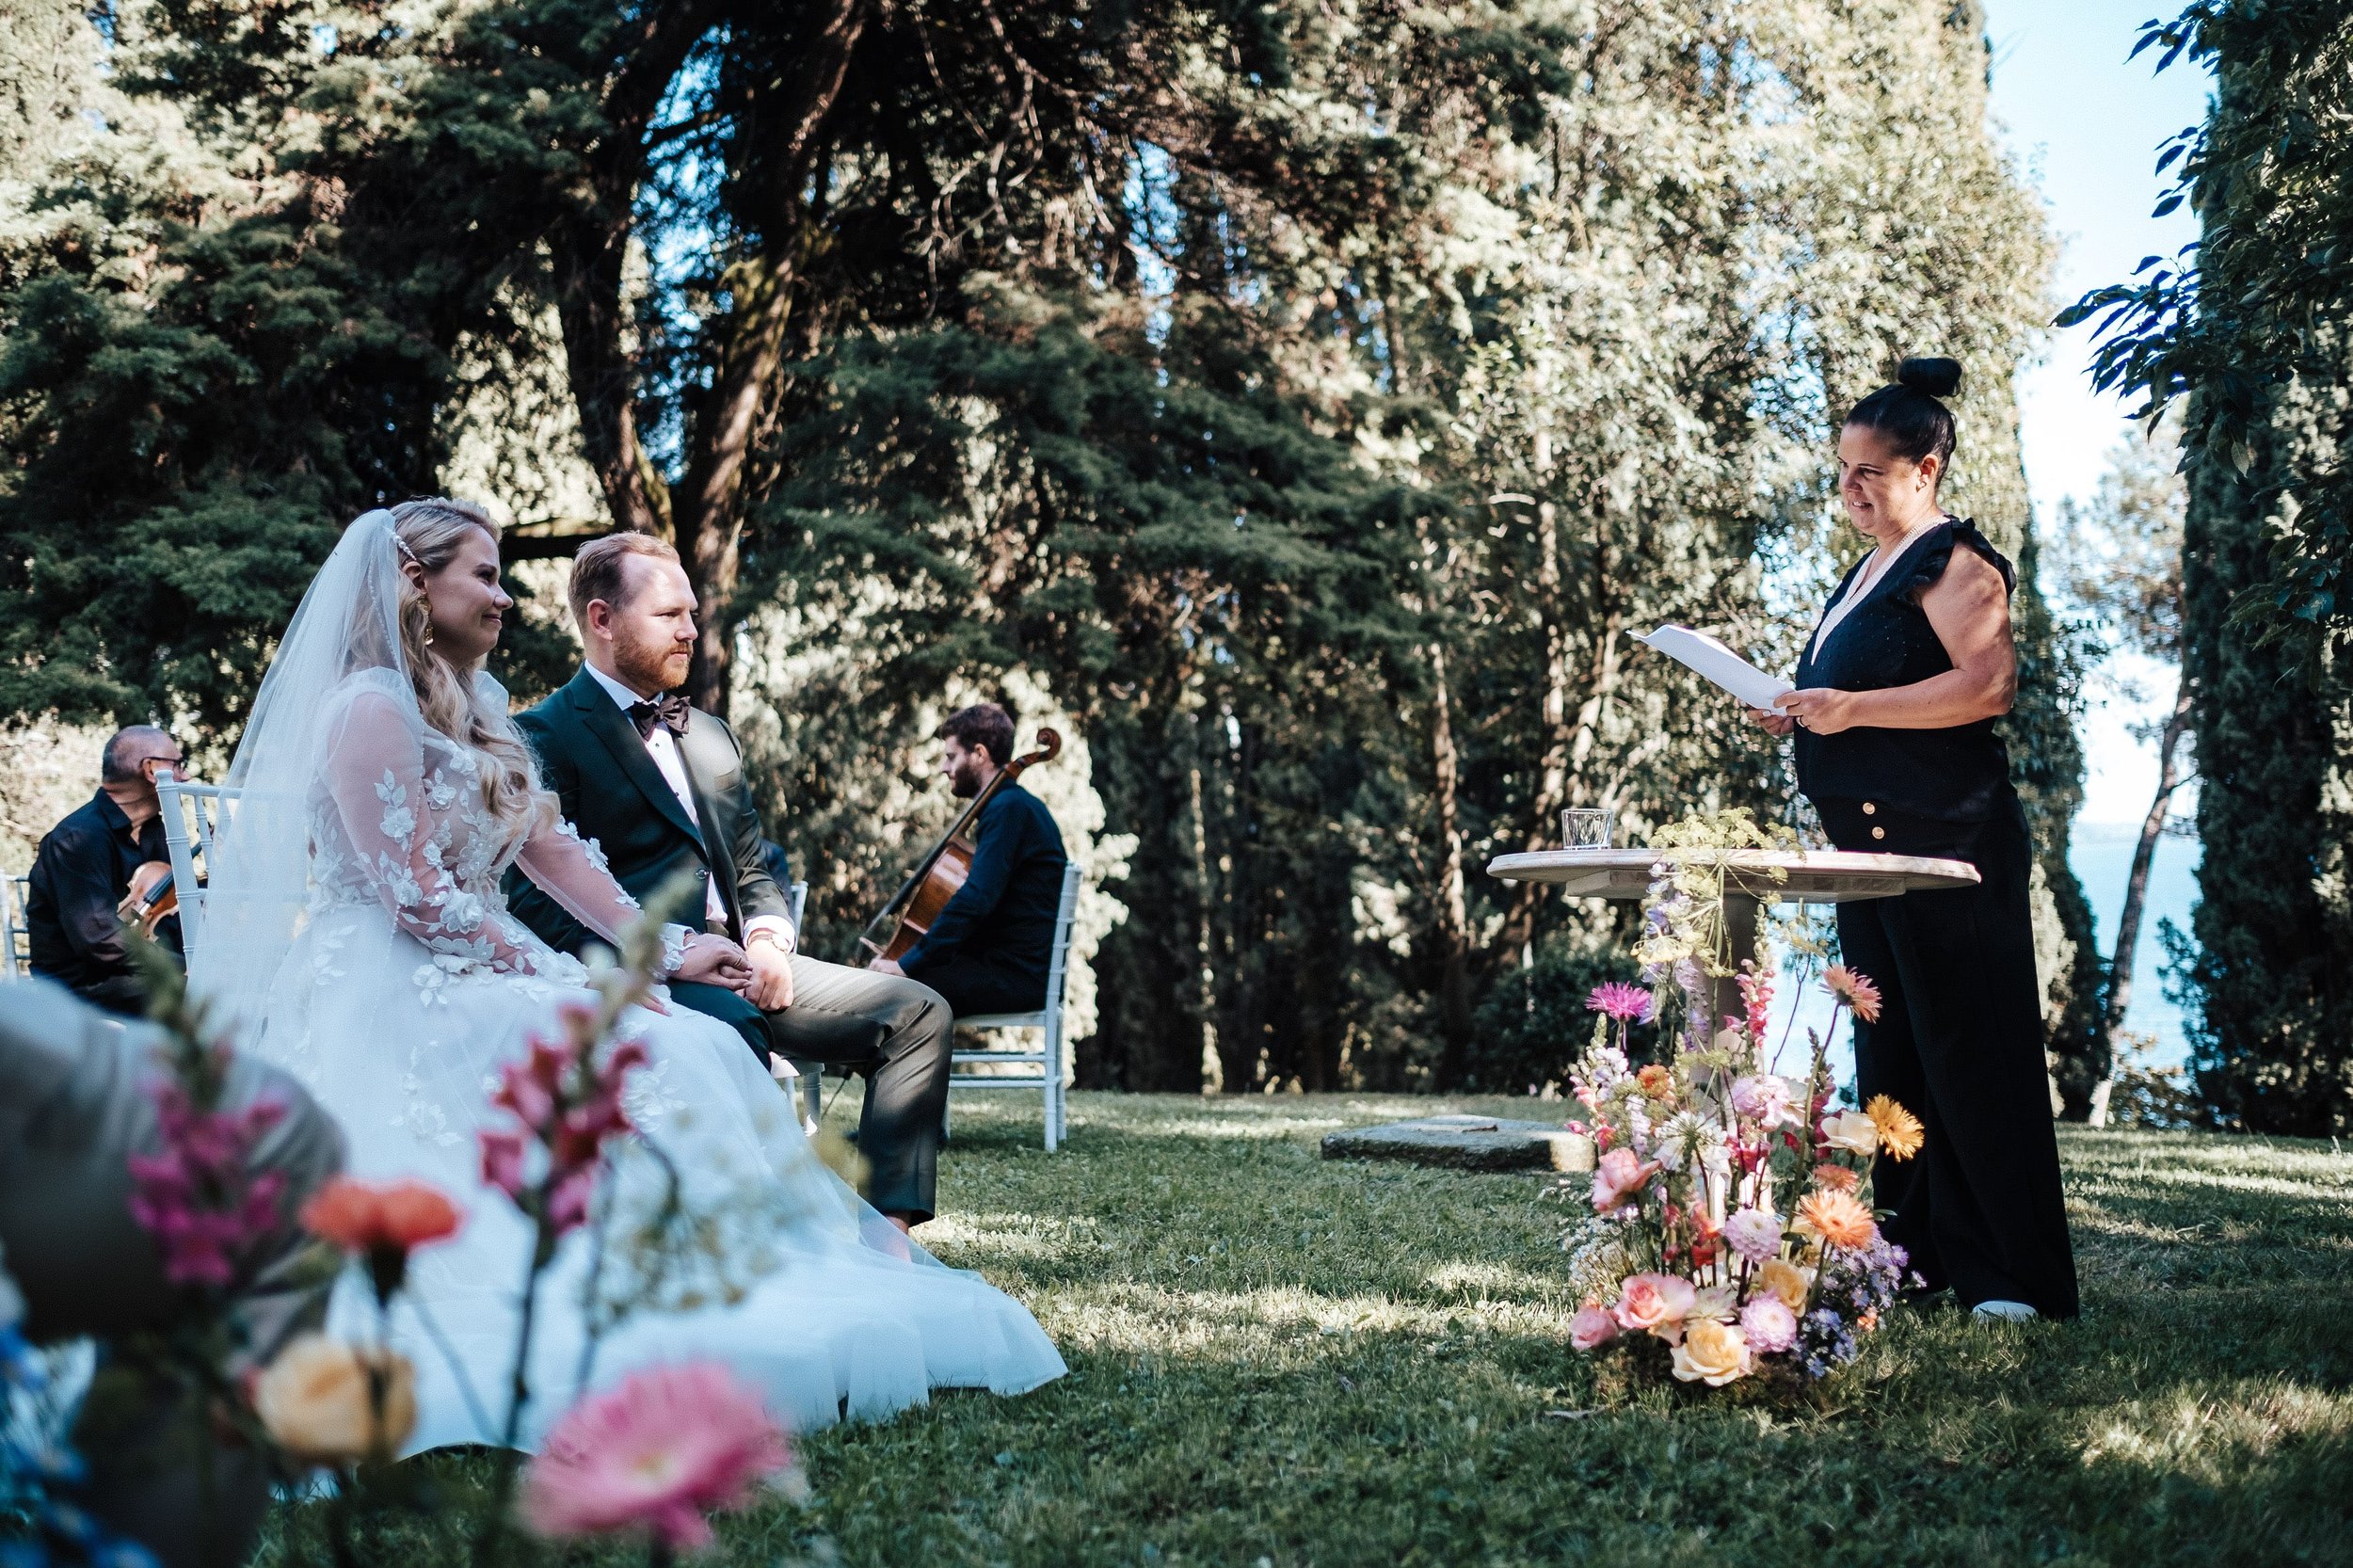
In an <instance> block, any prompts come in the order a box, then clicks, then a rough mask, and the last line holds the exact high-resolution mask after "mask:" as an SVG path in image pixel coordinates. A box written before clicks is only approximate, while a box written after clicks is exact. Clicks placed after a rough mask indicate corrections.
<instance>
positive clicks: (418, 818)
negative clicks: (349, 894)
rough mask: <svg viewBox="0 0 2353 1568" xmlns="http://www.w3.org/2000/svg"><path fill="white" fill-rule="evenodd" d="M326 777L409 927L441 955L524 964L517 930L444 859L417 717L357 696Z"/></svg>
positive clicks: (373, 882)
mask: <svg viewBox="0 0 2353 1568" xmlns="http://www.w3.org/2000/svg"><path fill="white" fill-rule="evenodd" d="M327 754H328V759H329V760H328V764H327V770H326V771H327V784H328V792H329V793H331V794H332V795H333V797H334V801H335V810H336V815H337V817H338V818H339V819H340V820H341V822H342V824H343V829H344V837H346V838H347V839H349V840H351V849H352V857H353V859H354V861H355V862H356V863H357V865H358V866H359V868H360V872H362V873H363V874H364V875H365V877H366V878H367V881H368V884H369V886H370V887H371V888H374V889H375V891H376V895H377V896H378V897H379V898H381V899H382V900H383V901H384V907H385V910H386V911H387V912H388V913H390V914H391V916H392V920H393V921H394V923H396V924H397V925H398V926H399V927H400V928H401V929H402V930H403V931H406V932H408V934H409V935H410V936H414V937H416V938H417V939H418V940H419V941H421V942H423V943H424V945H425V946H426V947H428V948H431V949H432V950H433V951H434V952H437V953H446V954H450V955H453V956H456V957H461V958H466V959H470V960H472V961H474V962H477V963H482V964H486V965H488V967H490V968H494V969H501V970H510V971H511V970H516V969H520V968H526V967H527V965H526V963H525V961H524V955H525V953H526V952H527V951H528V950H527V949H526V948H525V946H524V943H523V941H522V939H521V938H520V936H519V934H517V933H515V932H511V931H509V930H508V929H507V928H506V925H505V921H504V917H503V916H502V915H501V914H500V912H499V911H498V910H496V909H495V908H493V907H492V906H491V905H490V904H488V902H487V901H485V900H484V899H483V898H482V897H481V896H480V895H478V894H475V893H470V892H468V891H466V890H465V888H463V887H461V886H460V885H459V883H458V881H457V878H456V876H455V875H453V874H452V873H451V872H450V870H449V868H448V867H446V866H444V865H443V864H442V863H441V847H440V840H439V836H438V835H437V834H436V833H435V832H434V817H433V808H432V806H431V803H430V802H429V801H428V800H427V799H426V789H425V778H424V742H423V739H422V737H420V736H419V735H418V734H417V732H416V730H415V729H414V728H412V727H411V723H410V719H409V715H408V713H407V712H404V711H403V709H402V708H401V706H400V705H399V704H398V703H396V702H394V701H393V700H392V698H390V697H388V696H385V695H384V694H382V693H380V692H369V691H363V692H361V693H360V694H359V695H358V696H355V697H353V698H352V699H351V701H350V704H349V706H348V708H347V709H346V711H345V712H344V714H343V715H342V717H341V719H340V721H339V722H338V723H337V724H336V726H335V728H334V733H333V736H332V739H331V741H330V743H329V744H328V753H327Z"/></svg>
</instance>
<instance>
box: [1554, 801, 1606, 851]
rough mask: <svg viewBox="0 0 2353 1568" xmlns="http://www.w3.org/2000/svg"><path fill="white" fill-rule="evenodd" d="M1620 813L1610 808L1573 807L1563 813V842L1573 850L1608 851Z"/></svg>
mask: <svg viewBox="0 0 2353 1568" xmlns="http://www.w3.org/2000/svg"><path fill="white" fill-rule="evenodd" d="M1617 824H1618V813H1617V811H1616V809H1615V808H1611V807H1608V806H1572V807H1570V808H1568V809H1567V810H1565V811H1563V812H1561V842H1562V843H1563V844H1565V845H1567V846H1568V847H1569V848H1571V849H1608V848H1609V840H1610V835H1611V833H1612V832H1613V831H1614V830H1615V829H1616V827H1617Z"/></svg>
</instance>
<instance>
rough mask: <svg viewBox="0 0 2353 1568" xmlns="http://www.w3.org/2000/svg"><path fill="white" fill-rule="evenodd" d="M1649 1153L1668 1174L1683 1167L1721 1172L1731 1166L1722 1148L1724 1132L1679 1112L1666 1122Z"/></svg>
mask: <svg viewBox="0 0 2353 1568" xmlns="http://www.w3.org/2000/svg"><path fill="white" fill-rule="evenodd" d="M1652 1152H1653V1153H1654V1154H1655V1155H1656V1157H1657V1160H1658V1162H1659V1163H1660V1164H1662V1165H1664V1166H1666V1167H1667V1169H1669V1170H1671V1171H1680V1170H1683V1169H1684V1168H1685V1167H1686V1166H1705V1167H1706V1168H1707V1169H1710V1170H1719V1171H1721V1170H1724V1169H1726V1168H1728V1167H1729V1166H1730V1164H1731V1162H1732V1157H1731V1155H1730V1154H1729V1153H1728V1152H1727V1151H1726V1150H1725V1148H1724V1129H1723V1128H1721V1127H1718V1126H1717V1125H1716V1124H1715V1123H1714V1122H1711V1121H1709V1120H1708V1119H1707V1118H1706V1117H1705V1116H1702V1115H1700V1114H1699V1113H1698V1112H1691V1111H1678V1112H1675V1113H1674V1114H1673V1116H1671V1117H1669V1118H1668V1119H1667V1124H1666V1125H1665V1126H1664V1127H1662V1128H1659V1129H1658V1133H1657V1138H1656V1139H1655V1140H1654V1141H1653V1145H1652Z"/></svg>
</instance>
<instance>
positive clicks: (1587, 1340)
mask: <svg viewBox="0 0 2353 1568" xmlns="http://www.w3.org/2000/svg"><path fill="white" fill-rule="evenodd" d="M1617 1336H1618V1320H1616V1319H1615V1318H1612V1317H1611V1316H1609V1308H1608V1307H1606V1306H1598V1305H1586V1306H1580V1307H1578V1308H1577V1316H1576V1317H1574V1318H1572V1319H1570V1320H1569V1343H1570V1344H1571V1345H1572V1346H1574V1347H1575V1348H1577V1350H1580V1351H1590V1350H1592V1349H1593V1347H1594V1346H1596V1345H1606V1344H1608V1343H1609V1341H1610V1340H1612V1339H1615V1338H1616V1337H1617Z"/></svg>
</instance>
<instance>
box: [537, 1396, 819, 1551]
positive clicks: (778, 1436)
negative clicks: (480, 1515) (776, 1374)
mask: <svg viewBox="0 0 2353 1568" xmlns="http://www.w3.org/2000/svg"><path fill="white" fill-rule="evenodd" d="M791 1463H792V1450H791V1449H790V1448H787V1447H786V1445H785V1440H784V1433H783V1432H782V1431H780V1430H779V1429H778V1428H777V1426H776V1422H774V1421H773V1420H771V1419H769V1417H768V1413H767V1412H766V1411H765V1410H763V1409H761V1408H760V1401H759V1400H756V1399H754V1398H753V1397H752V1396H751V1395H750V1394H748V1393H746V1392H745V1391H744V1388H743V1387H742V1385H740V1384H737V1383H736V1381H735V1380H734V1379H733V1378H732V1377H730V1376H728V1373H727V1372H726V1371H725V1370H723V1369H722V1368H718V1367H714V1366H711V1365H709V1364H696V1365H689V1366H683V1367H657V1368H650V1369H648V1370H646V1371H642V1372H634V1373H632V1374H631V1375H630V1376H629V1377H627V1378H625V1379H623V1380H622V1382H621V1384H620V1385H619V1386H618V1387H616V1388H614V1389H613V1390H611V1391H610V1392H608V1393H603V1394H597V1395H593V1396H591V1397H590V1398H588V1399H585V1400H581V1401H580V1403H578V1404H577V1405H574V1406H573V1407H572V1408H571V1409H570V1410H569V1411H568V1412H566V1413H565V1416H564V1418H563V1419H562V1420H560V1421H558V1422H556V1424H555V1430H554V1431H552V1432H549V1433H548V1440H547V1446H546V1447H545V1448H543V1449H542V1450H541V1451H540V1453H539V1454H538V1456H537V1457H536V1458H535V1459H534V1460H533V1461H532V1462H531V1467H530V1469H529V1470H527V1471H525V1472H524V1475H523V1486H522V1516H523V1522H524V1523H525V1524H527V1525H529V1526H530V1527H531V1528H532V1529H533V1530H535V1531H536V1532H537V1533H538V1534H540V1535H543V1536H551V1537H561V1536H573V1535H593V1534H603V1533H607V1532H613V1531H622V1530H643V1531H645V1532H646V1533H648V1534H649V1535H651V1536H652V1537H653V1538H654V1539H655V1540H657V1541H659V1542H661V1543H662V1544H664V1546H667V1547H669V1548H670V1549H671V1550H674V1551H675V1550H680V1549H686V1550H693V1549H695V1548H697V1547H701V1546H705V1545H708V1544H710V1543H711V1525H710V1523H709V1522H708V1521H707V1520H706V1519H705V1518H704V1517H703V1515H704V1513H705V1512H706V1511H708V1510H712V1509H721V1508H734V1507H739V1506H741V1505H742V1504H743V1503H744V1502H745V1501H746V1500H747V1499H748V1498H749V1497H750V1495H751V1490H752V1487H753V1485H754V1484H755V1483H756V1482H758V1481H759V1480H760V1479H761V1478H763V1477H765V1476H769V1475H772V1474H774V1473H775V1472H776V1471H778V1470H781V1469H783V1468H784V1467H785V1466H786V1465H787V1464H791Z"/></svg>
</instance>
